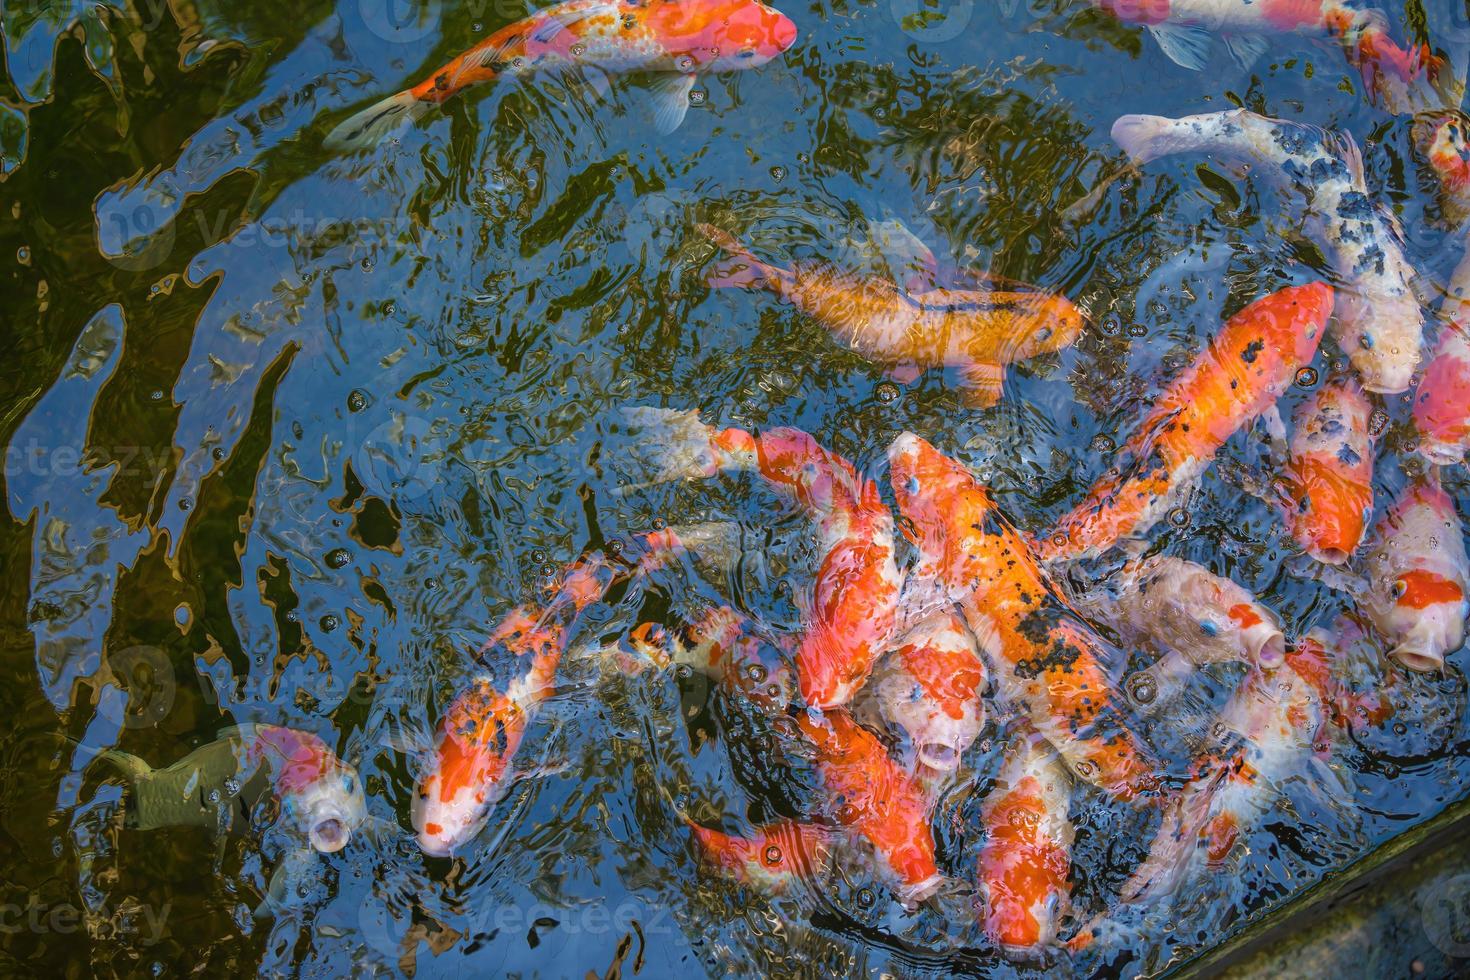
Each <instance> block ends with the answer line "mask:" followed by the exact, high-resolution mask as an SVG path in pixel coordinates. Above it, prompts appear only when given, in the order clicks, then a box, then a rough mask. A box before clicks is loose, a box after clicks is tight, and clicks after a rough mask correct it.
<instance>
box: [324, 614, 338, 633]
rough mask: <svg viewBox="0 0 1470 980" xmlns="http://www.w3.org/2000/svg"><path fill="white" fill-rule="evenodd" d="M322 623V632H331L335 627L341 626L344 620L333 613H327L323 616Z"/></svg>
mask: <svg viewBox="0 0 1470 980" xmlns="http://www.w3.org/2000/svg"><path fill="white" fill-rule="evenodd" d="M320 625H321V628H322V632H324V633H330V632H332V631H333V630H334V629H336V628H337V627H338V626H341V625H342V621H341V620H340V619H338V618H337V617H336V616H335V615H333V614H332V613H327V614H326V615H325V616H323V617H322V618H321V623H320Z"/></svg>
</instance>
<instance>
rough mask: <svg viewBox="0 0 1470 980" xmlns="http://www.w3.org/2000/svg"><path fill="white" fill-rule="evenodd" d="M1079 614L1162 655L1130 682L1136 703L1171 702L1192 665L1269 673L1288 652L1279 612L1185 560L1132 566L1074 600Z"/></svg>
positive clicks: (1147, 561) (1154, 560)
mask: <svg viewBox="0 0 1470 980" xmlns="http://www.w3.org/2000/svg"><path fill="white" fill-rule="evenodd" d="M1078 605H1079V606H1080V607H1081V609H1082V610H1083V611H1084V612H1086V613H1089V614H1092V615H1093V616H1094V617H1095V618H1096V619H1097V620H1099V621H1101V622H1104V623H1106V624H1107V625H1109V626H1111V627H1113V629H1114V630H1115V631H1116V632H1117V633H1118V635H1119V637H1120V638H1121V639H1122V640H1123V642H1124V643H1125V644H1126V645H1134V644H1141V643H1147V644H1149V645H1151V646H1154V647H1155V648H1156V649H1158V650H1159V651H1160V652H1161V653H1162V654H1163V655H1162V656H1161V657H1160V658H1159V659H1158V660H1157V661H1155V662H1154V663H1153V664H1152V665H1151V666H1150V667H1148V668H1146V669H1144V670H1140V671H1137V672H1136V673H1134V674H1133V675H1132V676H1131V677H1130V678H1129V679H1128V683H1127V688H1128V694H1129V697H1130V698H1131V699H1132V700H1133V702H1134V703H1135V704H1138V705H1141V706H1155V705H1162V704H1164V703H1166V702H1167V701H1170V700H1172V699H1173V697H1174V696H1175V695H1176V694H1177V693H1178V691H1179V689H1180V687H1181V686H1182V685H1183V683H1184V682H1185V681H1186V680H1187V679H1188V677H1189V676H1190V674H1192V673H1193V672H1194V670H1195V668H1197V667H1203V666H1205V665H1206V664H1217V663H1231V662H1237V663H1247V664H1254V665H1256V666H1259V667H1265V668H1271V667H1278V666H1280V665H1281V663H1282V660H1283V659H1284V657H1285V655H1286V634H1285V633H1283V632H1282V631H1281V623H1280V620H1278V619H1277V617H1276V614H1275V613H1273V612H1272V611H1271V610H1269V609H1267V608H1266V607H1265V606H1263V605H1261V603H1260V602H1259V601H1257V599H1256V597H1255V596H1253V595H1251V594H1250V593H1249V592H1247V591H1246V590H1245V589H1244V588H1242V587H1241V586H1239V585H1237V584H1236V583H1235V582H1233V581H1231V580H1230V579H1228V578H1223V577H1221V576H1219V575H1215V574H1214V573H1212V572H1211V571H1210V570H1209V569H1207V568H1205V567H1204V566H1202V565H1198V564H1195V563H1194V562H1192V561H1186V560H1184V559H1182V558H1174V557H1168V556H1162V555H1160V556H1155V557H1153V558H1145V559H1143V560H1140V561H1134V562H1129V563H1128V564H1127V565H1125V566H1123V568H1122V569H1121V570H1120V571H1119V572H1118V574H1117V575H1116V576H1114V577H1113V578H1112V579H1111V580H1110V582H1109V583H1108V588H1107V589H1106V590H1100V591H1099V592H1096V593H1093V594H1092V595H1091V596H1087V597H1079V598H1078Z"/></svg>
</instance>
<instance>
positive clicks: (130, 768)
mask: <svg viewBox="0 0 1470 980" xmlns="http://www.w3.org/2000/svg"><path fill="white" fill-rule="evenodd" d="M97 758H98V759H101V760H102V761H103V762H106V763H108V764H109V765H111V766H112V767H113V768H115V769H116V770H117V771H118V772H120V773H122V774H123V775H124V776H126V777H128V778H129V779H141V778H143V777H144V776H147V775H148V774H149V773H151V772H153V767H152V766H150V765H148V763H146V762H144V761H143V760H142V759H140V758H138V757H137V756H135V755H133V754H132V753H130V752H124V751H122V750H121V749H108V750H107V751H106V752H100V753H98V755H97Z"/></svg>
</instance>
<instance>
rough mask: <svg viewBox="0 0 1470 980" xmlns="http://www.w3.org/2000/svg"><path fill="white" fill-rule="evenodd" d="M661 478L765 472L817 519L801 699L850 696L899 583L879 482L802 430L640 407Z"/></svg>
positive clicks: (828, 701)
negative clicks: (742, 425)
mask: <svg viewBox="0 0 1470 980" xmlns="http://www.w3.org/2000/svg"><path fill="white" fill-rule="evenodd" d="M627 414H628V416H629V417H630V418H631V419H633V420H635V421H636V422H637V423H639V424H641V425H644V426H646V427H647V429H648V430H649V435H648V438H649V439H650V440H652V441H653V442H655V443H656V446H655V452H656V453H657V454H658V455H659V456H660V458H661V472H660V477H661V478H662V479H673V478H676V477H683V478H697V477H705V476H711V475H713V474H715V473H717V472H721V471H733V470H747V471H751V472H755V473H758V474H760V476H761V477H762V478H764V479H765V481H766V482H767V483H769V484H770V485H771V487H773V488H774V489H776V490H778V491H780V492H782V493H783V494H785V495H787V496H790V497H791V498H793V499H794V500H795V501H796V502H797V503H798V504H799V505H800V506H801V507H802V508H803V509H804V510H805V511H807V513H809V514H810V515H811V516H812V518H813V519H814V520H815V521H816V524H817V531H818V535H819V544H820V549H821V553H822V555H823V558H822V562H821V566H820V567H819V568H818V570H817V576H816V582H815V584H814V587H813V591H812V595H811V597H810V599H809V601H806V605H807V606H808V609H807V610H805V611H806V612H807V616H806V619H807V622H806V624H805V632H804V633H803V635H802V638H801V643H800V646H799V647H798V649H797V652H796V671H797V677H798V679H799V682H800V687H801V696H802V698H803V699H805V701H806V702H807V704H808V705H809V706H811V707H815V708H830V707H835V706H837V705H840V704H845V703H847V702H848V701H849V700H851V698H852V696H853V694H855V693H856V692H857V691H858V690H859V689H860V688H861V687H862V686H863V684H864V683H866V681H867V679H868V675H869V674H870V673H871V672H872V669H873V664H874V663H875V662H876V661H877V659H878V655H879V654H881V653H882V652H883V651H884V650H885V649H886V648H887V646H888V640H889V637H890V636H891V634H892V633H893V628H894V622H895V620H896V617H897V612H898V599H899V590H900V587H901V585H902V582H901V580H900V578H899V574H898V568H897V566H896V565H895V564H894V558H893V554H894V543H893V515H892V514H891V513H890V512H889V510H888V507H887V505H885V504H884V503H883V499H882V497H881V496H880V495H879V493H878V485H877V484H876V483H874V482H873V481H872V480H870V479H868V478H866V477H864V476H862V475H860V474H859V473H858V472H857V470H856V469H855V468H854V467H853V465H852V464H851V463H850V462H848V461H847V460H845V459H843V458H842V457H841V456H839V455H837V454H836V453H834V452H831V451H830V450H827V449H824V448H823V447H822V446H821V445H820V444H818V442H817V441H816V440H815V439H814V438H812V437H811V436H810V435H808V434H806V433H805V432H801V431H800V430H797V429H783V428H777V429H768V430H767V431H765V432H764V433H762V434H760V435H758V436H757V435H752V434H751V433H749V432H746V431H744V430H742V429H723V430H717V429H714V428H712V427H710V426H707V425H704V424H703V423H702V422H700V421H699V417H698V415H697V413H692V412H677V411H673V412H671V411H664V410H661V409H637V410H633V411H630V412H628V413H627Z"/></svg>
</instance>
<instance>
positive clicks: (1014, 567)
mask: <svg viewBox="0 0 1470 980" xmlns="http://www.w3.org/2000/svg"><path fill="white" fill-rule="evenodd" d="M888 461H889V470H890V472H891V475H892V479H893V490H894V494H895V495H896V497H897V499H898V506H899V509H900V510H901V511H902V513H903V515H904V517H905V518H906V521H907V527H908V533H909V534H910V535H911V537H912V540H913V541H914V543H915V545H916V546H917V547H918V550H919V561H918V564H917V566H916V567H915V568H914V570H913V571H912V573H911V577H912V578H914V579H915V580H917V581H920V582H924V583H932V587H933V588H935V589H936V590H937V591H938V592H939V593H940V595H941V596H942V597H943V598H944V599H946V600H948V601H950V602H953V603H955V604H957V606H958V608H959V610H960V612H961V614H962V615H963V616H964V620H965V624H966V625H967V626H968V627H969V628H970V631H971V632H972V633H973V634H974V635H975V637H976V638H977V639H978V640H979V642H980V650H981V652H982V653H983V654H984V655H985V658H986V663H987V666H988V668H989V675H990V677H991V679H992V682H993V683H994V685H995V689H996V691H997V693H998V694H999V696H1000V697H1001V699H1002V700H1003V701H1005V702H1007V703H1008V704H1011V705H1015V706H1016V707H1017V708H1019V709H1021V710H1023V711H1025V712H1026V714H1027V716H1028V717H1029V719H1030V722H1031V725H1032V727H1034V728H1035V729H1036V730H1037V731H1038V732H1040V733H1041V734H1042V735H1043V736H1044V737H1045V738H1046V739H1047V741H1049V742H1050V743H1051V744H1052V746H1053V747H1054V748H1055V749H1056V750H1057V752H1058V753H1059V754H1060V755H1061V756H1062V758H1063V759H1064V760H1065V761H1066V763H1067V765H1068V766H1069V767H1070V768H1071V770H1072V771H1073V772H1074V773H1076V774H1077V775H1078V776H1079V777H1080V778H1082V779H1084V780H1086V781H1087V782H1089V783H1092V784H1094V785H1096V786H1098V787H1100V788H1102V789H1103V790H1105V791H1107V792H1109V793H1111V794H1113V795H1114V796H1117V797H1119V798H1121V799H1124V800H1131V799H1134V798H1136V797H1138V796H1139V795H1141V794H1145V793H1150V792H1151V791H1153V790H1154V789H1155V788H1157V786H1158V776H1157V767H1156V765H1155V763H1154V760H1153V758H1152V756H1151V754H1150V753H1149V752H1148V751H1147V750H1146V749H1145V748H1144V747H1143V746H1142V745H1141V744H1139V742H1138V740H1137V739H1136V738H1135V737H1134V735H1133V733H1132V732H1131V731H1129V729H1128V726H1127V723H1126V721H1125V719H1124V717H1123V715H1122V713H1121V711H1120V707H1121V706H1122V704H1123V698H1122V696H1121V694H1119V692H1118V691H1117V688H1116V686H1115V684H1114V683H1113V680H1112V678H1111V677H1110V676H1109V675H1108V672H1107V671H1106V670H1105V669H1104V667H1103V658H1104V656H1105V654H1106V653H1107V649H1106V644H1105V642H1104V641H1103V639H1102V637H1100V636H1098V634H1097V633H1096V631H1094V630H1093V628H1092V627H1091V626H1090V625H1089V624H1088V623H1087V622H1086V621H1085V620H1084V619H1083V618H1082V617H1081V616H1080V615H1079V614H1078V613H1077V612H1076V610H1074V609H1073V608H1072V607H1071V605H1069V604H1068V603H1067V601H1066V600H1065V599H1064V598H1063V597H1062V595H1061V594H1060V593H1059V592H1058V591H1057V588H1056V586H1055V585H1054V584H1053V582H1052V581H1051V579H1050V577H1049V576H1048V575H1047V574H1046V572H1045V571H1043V570H1042V568H1041V566H1040V565H1039V564H1038V562H1037V560H1036V557H1035V555H1034V554H1033V553H1032V551H1031V548H1030V547H1029V545H1028V544H1027V542H1026V540H1025V538H1023V537H1022V536H1021V534H1020V533H1019V532H1017V531H1016V529H1015V528H1014V527H1012V526H1011V524H1010V522H1009V521H1007V520H1006V519H1005V518H1004V517H1003V516H1002V515H1001V513H1000V511H999V510H998V509H997V508H996V506H995V503H994V501H992V500H991V498H990V494H989V492H988V491H987V490H986V489H985V488H984V487H983V486H981V485H980V484H979V483H977V482H976V481H975V479H974V477H972V476H971V475H970V473H969V472H968V471H967V470H966V469H965V468H964V467H963V466H961V465H960V464H959V463H957V462H955V461H954V460H952V459H950V458H948V457H947V456H944V455H943V454H942V453H940V452H939V451H938V450H936V449H935V448H934V447H933V446H931V445H929V444H928V443H927V442H925V441H924V440H923V439H921V438H919V437H918V436H916V435H914V434H913V433H909V432H906V433H904V434H902V435H900V436H899V437H898V438H897V439H895V440H894V442H893V445H892V446H890V447H889V450H888Z"/></svg>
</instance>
